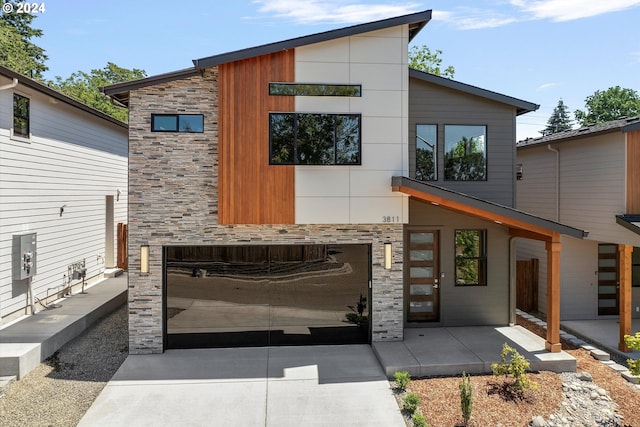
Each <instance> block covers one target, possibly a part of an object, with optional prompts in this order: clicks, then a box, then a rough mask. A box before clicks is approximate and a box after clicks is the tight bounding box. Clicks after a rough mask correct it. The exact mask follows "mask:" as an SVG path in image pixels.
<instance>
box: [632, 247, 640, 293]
mask: <svg viewBox="0 0 640 427" xmlns="http://www.w3.org/2000/svg"><path fill="white" fill-rule="evenodd" d="M636 276H637V277H636ZM631 287H632V288H640V247H639V246H635V247H634V248H633V252H632V253H631Z"/></svg>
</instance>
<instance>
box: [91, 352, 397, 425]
mask: <svg viewBox="0 0 640 427" xmlns="http://www.w3.org/2000/svg"><path fill="white" fill-rule="evenodd" d="M97 425H99V426H122V425H129V426H164V425H181V426H205V425H207V426H209V425H215V426H239V425H242V426H270V427H271V426H278V427H280V426H300V425H314V426H359V425H367V426H385V427H389V426H398V427H404V425H405V424H404V420H403V418H402V415H401V414H400V410H399V409H398V405H397V404H396V402H395V398H394V396H393V392H392V390H391V389H390V385H389V382H388V381H387V379H386V376H385V374H384V372H383V370H382V368H381V367H380V365H379V363H378V361H377V360H376V357H375V356H374V354H373V351H372V349H371V347H370V346H368V345H342V346H312V347H258V348H225V349H193V350H168V351H166V352H165V353H164V354H157V355H136V356H129V357H128V358H127V360H126V361H125V362H124V363H123V365H122V366H121V367H120V369H119V370H118V372H117V373H116V374H115V375H114V377H113V378H112V380H111V381H110V382H109V383H108V384H107V386H106V387H105V389H104V390H103V391H102V393H101V394H100V395H99V396H98V398H97V399H96V401H95V402H94V403H93V405H92V406H91V408H90V409H89V411H88V412H87V413H86V414H85V416H84V417H83V418H82V420H81V421H80V424H79V426H81V427H87V426H97Z"/></svg>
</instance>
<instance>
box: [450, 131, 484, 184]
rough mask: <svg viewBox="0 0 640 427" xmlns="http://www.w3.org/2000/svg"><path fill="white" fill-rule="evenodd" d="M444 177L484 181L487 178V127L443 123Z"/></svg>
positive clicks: (452, 179) (453, 179) (454, 179)
mask: <svg viewBox="0 0 640 427" xmlns="http://www.w3.org/2000/svg"><path fill="white" fill-rule="evenodd" d="M444 179H445V180H451V181H485V180H486V179H487V127H486V126H470V125H445V127H444Z"/></svg>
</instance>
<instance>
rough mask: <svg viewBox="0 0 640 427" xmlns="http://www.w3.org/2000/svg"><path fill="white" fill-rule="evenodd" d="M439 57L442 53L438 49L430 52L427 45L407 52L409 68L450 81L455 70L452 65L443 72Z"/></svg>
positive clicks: (414, 47) (415, 47)
mask: <svg viewBox="0 0 640 427" xmlns="http://www.w3.org/2000/svg"><path fill="white" fill-rule="evenodd" d="M440 55H442V51H441V50H439V49H437V50H436V51H435V52H432V51H431V49H429V47H428V46H427V45H422V46H413V47H412V48H411V51H409V68H413V69H414V70H419V71H424V72H425V73H431V74H435V75H436V76H442V77H446V78H448V79H452V78H453V76H454V74H455V72H456V70H455V68H453V66H452V65H449V66H448V67H447V68H445V69H444V70H443V69H442V68H441V67H442V58H440Z"/></svg>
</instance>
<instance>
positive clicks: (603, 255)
mask: <svg viewBox="0 0 640 427" xmlns="http://www.w3.org/2000/svg"><path fill="white" fill-rule="evenodd" d="M618 274H619V272H618V245H613V244H600V245H598V315H600V316H602V315H607V314H613V315H617V314H618V313H619V312H620V311H619V310H620V308H619V304H620V278H619V276H618Z"/></svg>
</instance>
